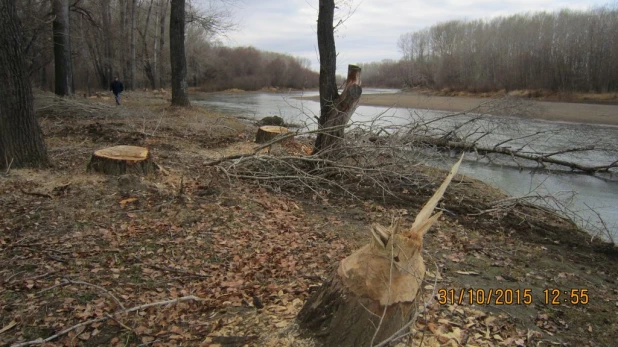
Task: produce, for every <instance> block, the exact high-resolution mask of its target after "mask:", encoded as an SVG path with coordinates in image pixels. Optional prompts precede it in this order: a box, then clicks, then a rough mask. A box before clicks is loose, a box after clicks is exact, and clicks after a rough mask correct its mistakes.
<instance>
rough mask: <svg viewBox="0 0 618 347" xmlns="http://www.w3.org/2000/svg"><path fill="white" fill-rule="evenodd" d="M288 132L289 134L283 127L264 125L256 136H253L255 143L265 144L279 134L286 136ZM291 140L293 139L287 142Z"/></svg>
mask: <svg viewBox="0 0 618 347" xmlns="http://www.w3.org/2000/svg"><path fill="white" fill-rule="evenodd" d="M288 132H289V130H288V128H284V127H281V126H277V125H264V126H261V127H260V128H259V129H258V131H257V134H256V135H255V142H257V143H266V142H268V141H270V140H272V139H274V138H275V137H277V136H279V135H281V134H287V133H288ZM292 139H293V138H292V137H291V138H290V139H288V140H287V141H289V140H292Z"/></svg>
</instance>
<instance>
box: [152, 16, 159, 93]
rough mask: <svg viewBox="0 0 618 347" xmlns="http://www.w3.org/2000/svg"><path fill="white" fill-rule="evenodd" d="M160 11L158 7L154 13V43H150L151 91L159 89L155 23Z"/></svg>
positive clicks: (157, 45) (157, 36) (157, 37)
mask: <svg viewBox="0 0 618 347" xmlns="http://www.w3.org/2000/svg"><path fill="white" fill-rule="evenodd" d="M160 11H161V7H160V6H159V10H158V11H157V12H155V22H154V42H153V43H152V66H151V67H150V73H151V75H152V89H155V90H156V89H159V84H158V83H159V81H158V76H157V72H158V71H157V66H158V61H157V60H158V58H159V35H158V32H157V22H158V21H159V14H160Z"/></svg>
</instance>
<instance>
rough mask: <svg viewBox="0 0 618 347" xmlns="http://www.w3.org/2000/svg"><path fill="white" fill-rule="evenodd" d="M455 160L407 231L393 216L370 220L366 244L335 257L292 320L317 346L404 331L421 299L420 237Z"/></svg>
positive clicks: (381, 338)
mask: <svg viewBox="0 0 618 347" xmlns="http://www.w3.org/2000/svg"><path fill="white" fill-rule="evenodd" d="M462 159H463V156H462ZM460 163H461V159H460V160H459V161H458V162H457V163H456V164H455V165H454V166H453V168H452V169H451V172H450V173H449V174H448V175H447V177H446V178H445V179H444V181H443V182H442V185H441V186H440V187H439V188H438V190H437V191H436V192H435V193H434V195H433V196H432V197H431V199H429V201H427V203H426V204H425V206H423V208H422V209H421V211H420V212H419V213H418V215H417V216H416V219H415V220H414V223H413V224H412V227H411V228H410V229H409V230H402V228H401V227H400V219H399V218H394V219H393V222H392V223H391V225H390V226H389V227H385V226H382V225H379V224H373V225H372V226H371V228H370V232H371V236H372V237H371V241H370V243H369V244H368V245H366V246H364V247H362V248H360V249H359V250H357V251H356V252H354V253H352V254H351V255H350V256H348V257H347V258H345V259H343V260H342V261H341V262H339V266H338V268H337V270H336V271H334V273H333V274H332V275H331V276H330V278H329V279H328V280H327V281H326V282H324V284H323V285H322V286H321V287H320V288H319V289H318V290H317V291H315V292H314V293H313V295H312V296H311V297H309V299H307V301H306V302H305V305H304V306H303V308H302V309H301V311H300V312H299V314H298V317H297V318H298V322H299V325H300V327H301V328H303V329H305V330H306V331H307V332H309V333H310V335H313V336H314V337H315V338H316V339H317V340H318V342H319V343H320V345H322V346H325V347H330V346H337V347H356V346H359V347H365V346H367V347H370V346H376V345H380V344H383V345H386V344H389V342H390V341H393V340H396V339H397V338H398V337H401V336H402V335H406V334H407V333H408V332H409V331H410V326H411V325H412V324H413V322H414V318H415V316H416V314H417V312H418V306H419V304H422V303H421V302H418V300H417V298H418V297H419V295H420V291H421V288H423V286H422V282H423V279H424V277H425V263H424V261H423V257H422V250H423V236H424V235H425V233H426V232H427V231H428V230H429V228H430V227H431V226H432V225H433V224H434V223H435V222H436V221H437V220H438V218H439V217H440V215H441V212H438V213H435V214H434V213H433V210H434V208H435V207H436V205H437V204H438V201H439V200H440V199H441V198H442V196H443V194H444V191H445V190H446V188H447V187H448V185H449V183H450V182H451V180H452V178H453V176H454V175H455V173H456V172H457V170H458V168H459V164H460Z"/></svg>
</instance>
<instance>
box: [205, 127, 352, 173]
mask: <svg viewBox="0 0 618 347" xmlns="http://www.w3.org/2000/svg"><path fill="white" fill-rule="evenodd" d="M349 126H350V124H347V125H339V126H334V127H330V128H322V129H318V130H310V131H305V132H302V133H299V132H289V133H287V134H285V135H281V136H277V137H276V138H274V139H272V140H270V141H269V142H267V143H265V144H263V145H260V146H258V147H256V148H254V149H253V152H251V153H244V154H234V155H229V156H226V157H222V158H220V159H217V160H213V161H208V162H204V165H206V166H213V165H217V164H221V163H223V162H225V161H229V160H234V159H241V158H245V157H252V156H255V155H257V154H258V153H259V152H260V151H261V150H263V149H264V148H268V147H270V146H272V145H274V144H277V143H279V142H281V141H284V140H286V139H289V138H291V137H295V136H303V135H310V134H315V133H322V132H326V131H329V130H337V129H340V128H347V127H349Z"/></svg>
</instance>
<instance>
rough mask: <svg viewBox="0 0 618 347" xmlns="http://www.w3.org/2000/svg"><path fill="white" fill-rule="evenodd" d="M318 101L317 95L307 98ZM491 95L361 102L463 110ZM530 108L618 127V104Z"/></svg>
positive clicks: (401, 96)
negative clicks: (484, 96) (483, 96)
mask: <svg viewBox="0 0 618 347" xmlns="http://www.w3.org/2000/svg"><path fill="white" fill-rule="evenodd" d="M306 99H309V100H314V101H317V100H319V97H316V96H313V97H307V98H306ZM490 100H492V99H491V98H481V97H470V96H436V95H427V94H424V93H417V92H401V93H395V94H366V95H363V96H361V100H360V104H361V105H365V106H383V107H401V108H416V109H426V110H440V111H452V112H463V111H467V110H472V109H474V108H476V107H478V106H479V105H482V104H484V103H487V102H488V101H490ZM525 100H526V101H528V102H529V103H530V105H531V106H532V107H529V108H528V110H527V111H528V112H527V117H529V118H533V119H542V120H547V121H552V122H571V123H586V124H605V125H611V126H618V105H612V104H598V103H572V102H561V101H539V100H534V99H525Z"/></svg>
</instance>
